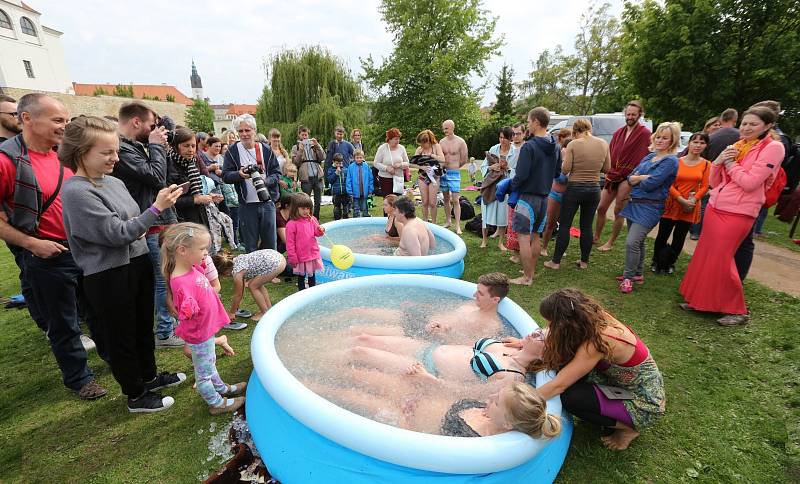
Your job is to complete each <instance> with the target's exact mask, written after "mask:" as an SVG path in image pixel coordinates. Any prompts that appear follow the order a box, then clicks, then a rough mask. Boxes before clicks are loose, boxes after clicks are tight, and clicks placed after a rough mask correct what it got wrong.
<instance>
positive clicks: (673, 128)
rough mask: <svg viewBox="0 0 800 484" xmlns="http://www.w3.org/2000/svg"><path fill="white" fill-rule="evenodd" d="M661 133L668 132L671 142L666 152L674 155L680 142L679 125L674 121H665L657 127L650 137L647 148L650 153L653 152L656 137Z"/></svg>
mask: <svg viewBox="0 0 800 484" xmlns="http://www.w3.org/2000/svg"><path fill="white" fill-rule="evenodd" d="M662 131H669V134H670V136H671V137H672V142H671V143H670V145H669V148H667V152H669V153H675V150H676V149H677V148H678V145H679V144H680V142H681V125H680V123H677V122H675V121H667V122H664V123H661V124H659V125H658V128H656V129H655V130H653V134H651V135H650V147H649V148H648V149H649V150H650V151H655V149H656V148H655V145H656V136H658V133H661V132H662Z"/></svg>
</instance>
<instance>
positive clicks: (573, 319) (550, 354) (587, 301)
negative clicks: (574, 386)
mask: <svg viewBox="0 0 800 484" xmlns="http://www.w3.org/2000/svg"><path fill="white" fill-rule="evenodd" d="M539 313H540V314H541V315H542V316H543V317H544V318H545V319H547V321H548V322H549V323H550V324H549V325H548V334H547V338H546V339H545V342H544V351H543V352H542V360H541V362H540V364H541V366H542V367H543V368H546V369H548V370H556V371H558V370H561V369H562V368H564V367H565V366H566V365H567V363H569V362H570V361H572V359H573V358H574V357H575V354H576V353H577V352H578V349H579V348H580V347H581V346H582V345H583V344H584V343H590V344H591V345H593V346H594V347H595V348H596V349H597V351H599V352H600V353H602V354H603V355H605V358H607V359H610V358H611V346H610V345H609V344H608V343H607V342H606V341H605V340H604V339H603V330H604V329H605V328H606V327H607V326H608V324H609V323H608V317H607V316H608V315H607V313H606V311H605V309H603V307H602V306H601V305H600V303H598V302H597V301H595V300H594V299H592V298H591V297H589V296H587V295H586V294H584V293H583V292H581V291H580V290H578V289H573V288H565V289H559V290H558V291H556V292H554V293H552V294H550V295H549V296H547V297H545V298H544V299H542V302H541V303H540V304H539Z"/></svg>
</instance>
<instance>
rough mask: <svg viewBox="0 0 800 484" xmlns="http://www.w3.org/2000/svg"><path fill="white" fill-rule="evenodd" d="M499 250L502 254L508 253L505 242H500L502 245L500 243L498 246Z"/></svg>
mask: <svg viewBox="0 0 800 484" xmlns="http://www.w3.org/2000/svg"><path fill="white" fill-rule="evenodd" d="M497 250H499V251H500V252H506V251H508V249H507V248H506V246H505V245H504V244H503V241H502V240H501V241H500V243H499V244H497Z"/></svg>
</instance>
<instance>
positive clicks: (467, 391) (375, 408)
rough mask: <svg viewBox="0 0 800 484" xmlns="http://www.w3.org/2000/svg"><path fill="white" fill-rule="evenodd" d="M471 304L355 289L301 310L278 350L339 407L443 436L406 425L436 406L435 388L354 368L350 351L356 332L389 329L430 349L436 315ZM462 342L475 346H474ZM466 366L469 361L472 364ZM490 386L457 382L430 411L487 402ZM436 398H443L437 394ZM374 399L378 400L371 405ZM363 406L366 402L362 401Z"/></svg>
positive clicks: (412, 291) (440, 294)
mask: <svg viewBox="0 0 800 484" xmlns="http://www.w3.org/2000/svg"><path fill="white" fill-rule="evenodd" d="M464 304H473V303H472V300H471V299H467V298H464V297H461V296H457V295H454V294H452V293H449V292H445V291H439V290H433V289H427V288H417V287H403V286H374V287H371V288H369V289H368V290H364V289H351V290H349V291H344V292H341V293H337V294H336V295H334V296H331V297H329V298H326V299H322V300H320V301H317V302H316V303H314V305H311V306H307V307H304V308H302V309H300V310H299V311H297V312H296V313H294V314H293V315H292V316H290V317H289V318H288V319H287V320H286V322H284V324H283V325H282V326H281V328H280V330H279V331H278V333H277V335H276V338H275V346H276V349H277V352H278V356H279V357H280V359H281V360H282V362H283V363H284V365H285V366H286V368H287V369H288V370H289V371H290V372H291V373H292V374H293V375H294V376H295V377H296V378H298V379H299V380H300V381H301V382H303V383H304V384H305V385H306V386H308V387H309V388H310V389H312V390H313V391H314V392H315V393H317V394H319V395H321V396H323V397H325V398H327V399H329V400H331V401H333V402H334V403H336V404H337V405H340V406H342V407H344V408H346V409H348V410H350V411H353V412H355V413H357V414H360V415H362V416H364V417H367V418H371V419H373V420H376V421H379V422H383V423H387V424H390V425H395V426H401V427H404V428H411V429H412V430H419V431H425V432H429V433H438V428H439V425H433V424H431V425H427V426H425V428H421V427H419V426H416V427H415V425H417V424H409V422H408V421H404V411H405V410H407V409H409V408H413V411H416V412H419V411H420V409H423V410H426V409H425V407H426V406H431V407H436V405H435V404H433V403H431V402H432V399H431V398H430V397H431V394H430V392H429V391H428V390H430V389H428V390H426V389H425V388H420V386H419V385H412V384H411V383H412V382H411V380H408V379H407V378H408V377H407V376H405V375H404V371H403V370H402V369H400V370H395V369H393V370H385V372H383V373H381V372H378V371H377V370H374V369H371V368H370V369H365V368H364V367H363V366H362V365H359V364H356V363H354V362H353V359H352V357H351V355H349V354H348V349H349V348H352V347H353V346H355V345H356V344H357V343H355V342H354V339H355V335H356V334H358V331H353V330H351V327H353V326H380V327H384V328H386V327H390V328H393V331H396V332H397V334H403V335H405V336H407V337H410V338H414V339H417V340H420V341H422V342H423V343H424V346H427V345H429V344H430V343H434V342H437V341H436V340H434V339H433V338H432V337H431V336H430V335H429V334H428V333H427V332H426V331H425V326H426V324H427V323H428V322H430V320H431V319H435V316H434V315H436V314H446V313H451V312H453V311H455V310H456V309H457V308H459V307H462V306H463V305H464ZM376 314H377V315H378V317H376ZM432 317H433V318H432ZM501 319H502V318H501ZM500 333H501V334H499V335H498V334H487V335H484V336H501V335H513V336H517V333H516V331H515V330H514V329H513V327H512V326H511V325H510V324H508V322H507V321H505V320H503V328H502V330H501V332H500ZM459 343H460V344H463V345H467V346H472V344H473V343H474V341H466V340H465V341H459ZM409 357H410V358H411V359H413V360H416V359H417V358H416V357H415V356H409ZM464 364H465V365H468V364H469V363H468V361H465V362H464ZM367 366H368V365H367ZM404 379H405V380H404ZM367 382H371V383H370V384H368V383H367ZM376 382H377V384H376ZM395 383H396V384H395ZM488 388H489V387H488V386H487V385H486V383H485V381H483V380H480V379H479V378H478V377H475V378H474V380H471V381H469V382H465V383H461V382H458V383H452V382H451V384H450V385H448V390H447V391H448V392H449V393H448V395H447V398H442V399H440V400H441V401H442V402H447V405H445V406H444V407H443V408H438V409H437V408H431V409H430V411H431V412H433V413H435V414H436V415H438V417H437V418H439V419H440V416H441V415H443V411H444V410H446V409H447V407H449V405H450V404H452V403H453V402H454V401H456V400H459V399H461V398H477V397H478V396H482V397H485V395H486V394H487V391H488ZM436 395H439V396H441V392H438V389H437V393H436ZM370 399H374V400H373V401H372V402H370V401H369V400H370ZM478 399H482V398H478ZM359 401H363V402H364V404H359V403H358V402H359ZM375 401H380V402H384V401H385V402H386V405H385V406H380V405H375V404H373V403H374V402H375ZM398 409H399V410H398Z"/></svg>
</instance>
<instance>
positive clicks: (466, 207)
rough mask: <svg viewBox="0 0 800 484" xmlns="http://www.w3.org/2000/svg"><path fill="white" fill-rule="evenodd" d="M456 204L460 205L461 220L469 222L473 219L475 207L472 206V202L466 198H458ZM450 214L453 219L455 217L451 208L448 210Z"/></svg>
mask: <svg viewBox="0 0 800 484" xmlns="http://www.w3.org/2000/svg"><path fill="white" fill-rule="evenodd" d="M458 204H459V205H461V220H469V219H471V218H473V217H475V207H473V206H472V202H470V201H469V199H468V198H467V197H465V196H460V197H458ZM450 214H451V215H452V216H453V217H455V216H456V214H455V212H454V211H453V209H452V208H451V209H450Z"/></svg>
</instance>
